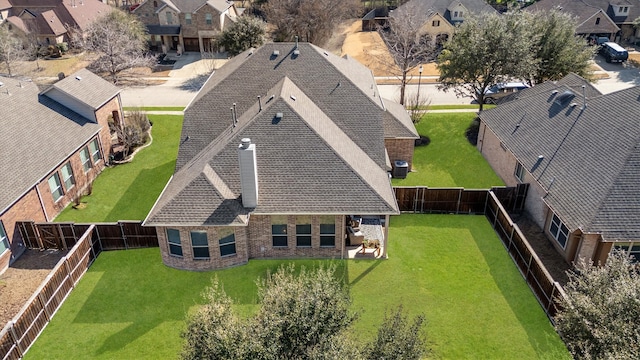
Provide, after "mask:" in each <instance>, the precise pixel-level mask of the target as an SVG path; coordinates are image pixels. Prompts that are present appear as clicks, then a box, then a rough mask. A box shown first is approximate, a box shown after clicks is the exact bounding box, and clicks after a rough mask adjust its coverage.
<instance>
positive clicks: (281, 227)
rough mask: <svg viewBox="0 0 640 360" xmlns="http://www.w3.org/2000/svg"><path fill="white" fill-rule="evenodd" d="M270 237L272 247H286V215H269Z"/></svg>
mask: <svg viewBox="0 0 640 360" xmlns="http://www.w3.org/2000/svg"><path fill="white" fill-rule="evenodd" d="M271 239H272V246H273V247H287V246H288V244H287V216H286V215H274V216H272V217H271Z"/></svg>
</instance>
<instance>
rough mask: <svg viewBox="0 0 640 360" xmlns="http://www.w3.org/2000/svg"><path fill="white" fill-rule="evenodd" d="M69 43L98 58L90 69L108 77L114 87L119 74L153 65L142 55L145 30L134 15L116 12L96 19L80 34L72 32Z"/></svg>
mask: <svg viewBox="0 0 640 360" xmlns="http://www.w3.org/2000/svg"><path fill="white" fill-rule="evenodd" d="M73 40H74V43H75V45H76V46H78V47H80V48H83V49H85V50H87V51H90V52H94V53H97V54H99V55H100V57H99V58H98V59H97V60H96V61H94V62H93V64H91V67H92V68H93V69H95V70H96V71H98V72H106V73H108V74H109V76H110V77H111V80H112V81H113V83H114V84H115V83H117V82H118V76H119V74H120V73H121V72H122V71H123V70H126V69H131V68H134V67H140V66H151V65H152V64H153V59H152V58H150V57H147V56H146V55H145V52H146V50H147V41H146V40H147V33H146V28H145V26H144V25H143V24H142V23H141V22H140V21H139V20H138V19H137V18H136V17H135V16H134V15H130V14H126V13H124V12H122V11H120V10H115V9H114V10H112V11H111V12H109V13H108V14H106V15H103V16H102V17H100V18H98V19H96V20H95V21H94V22H93V23H91V25H89V27H88V28H87V30H86V31H85V32H84V33H81V32H79V31H78V32H74V38H73Z"/></svg>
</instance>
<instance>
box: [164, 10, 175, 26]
mask: <svg viewBox="0 0 640 360" xmlns="http://www.w3.org/2000/svg"><path fill="white" fill-rule="evenodd" d="M165 14H167V24H169V25H171V24H173V17H172V15H173V14H171V13H170V12H168V11H167V12H166V13H165Z"/></svg>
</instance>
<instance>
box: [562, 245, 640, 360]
mask: <svg viewBox="0 0 640 360" xmlns="http://www.w3.org/2000/svg"><path fill="white" fill-rule="evenodd" d="M639 271H640V268H639V266H638V264H635V263H632V262H631V260H630V258H629V257H628V256H627V255H626V254H624V253H623V252H620V251H614V252H612V253H611V254H610V255H609V259H608V260H607V262H606V264H605V265H604V266H596V265H593V264H592V263H591V262H590V261H589V262H587V261H586V260H583V261H581V262H579V263H578V264H577V265H576V269H575V271H572V272H570V273H569V283H568V284H567V286H565V292H566V297H565V298H564V299H562V310H561V311H560V313H559V314H558V315H556V317H555V322H556V329H557V331H558V333H559V334H560V336H561V337H562V339H563V340H564V342H565V344H566V345H567V347H568V348H569V351H570V352H571V353H572V354H573V356H574V357H575V358H576V359H629V360H631V359H640V323H639V321H640V320H639V319H640V273H639Z"/></svg>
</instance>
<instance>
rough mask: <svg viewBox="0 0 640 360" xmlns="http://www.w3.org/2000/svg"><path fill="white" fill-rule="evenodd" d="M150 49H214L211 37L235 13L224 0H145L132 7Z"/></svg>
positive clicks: (236, 15)
mask: <svg viewBox="0 0 640 360" xmlns="http://www.w3.org/2000/svg"><path fill="white" fill-rule="evenodd" d="M133 13H134V14H136V15H137V16H138V18H139V19H140V21H142V22H143V23H144V24H145V25H146V26H147V30H148V31H149V35H150V36H151V39H150V46H151V48H152V49H153V50H157V51H160V50H165V51H166V50H175V51H178V52H181V51H199V52H215V51H217V49H215V47H214V45H213V41H212V40H213V39H214V38H215V36H216V35H217V34H219V33H220V32H221V31H222V30H224V29H226V28H227V27H228V26H230V25H231V24H232V23H233V22H234V21H235V19H236V18H237V17H238V15H239V14H238V11H237V10H236V7H235V6H234V4H233V2H230V1H226V0H206V1H204V0H197V1H189V0H147V1H145V2H143V3H142V4H141V5H140V6H138V7H137V8H135V9H134V10H133Z"/></svg>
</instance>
